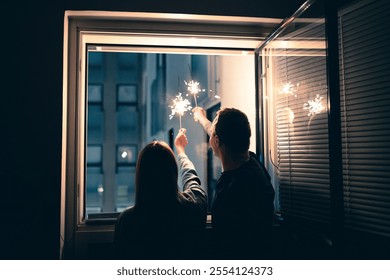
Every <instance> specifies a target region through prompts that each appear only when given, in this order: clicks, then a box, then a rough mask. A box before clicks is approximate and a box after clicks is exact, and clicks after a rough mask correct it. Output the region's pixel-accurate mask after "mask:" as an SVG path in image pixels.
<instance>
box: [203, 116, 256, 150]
mask: <svg viewBox="0 0 390 280" xmlns="http://www.w3.org/2000/svg"><path fill="white" fill-rule="evenodd" d="M250 137H251V128H250V125H249V121H248V117H247V116H246V115H245V114H244V113H243V112H241V111H240V110H237V109H234V108H222V109H220V110H219V111H218V112H217V116H216V117H215V119H214V121H213V126H212V134H211V137H210V145H211V147H212V148H213V151H214V153H215V154H216V155H218V153H217V148H219V147H222V146H224V147H225V149H226V150H227V151H228V152H230V153H232V154H241V153H244V152H247V151H248V149H249V144H250Z"/></svg>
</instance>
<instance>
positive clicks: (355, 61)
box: [339, 1, 390, 236]
mask: <svg viewBox="0 0 390 280" xmlns="http://www.w3.org/2000/svg"><path fill="white" fill-rule="evenodd" d="M389 19H390V3H389V2H388V1H362V2H361V3H360V4H357V5H355V6H352V7H349V8H346V9H344V10H341V11H340V13H339V41H340V86H341V89H340V95H341V115H342V119H341V122H342V123H341V126H342V144H343V181H344V184H343V185H344V207H345V211H344V212H345V226H346V228H348V229H353V230H359V231H364V232H370V233H374V234H380V235H385V236H390V55H389V53H390V48H389V47H390V32H389V30H390V20H389Z"/></svg>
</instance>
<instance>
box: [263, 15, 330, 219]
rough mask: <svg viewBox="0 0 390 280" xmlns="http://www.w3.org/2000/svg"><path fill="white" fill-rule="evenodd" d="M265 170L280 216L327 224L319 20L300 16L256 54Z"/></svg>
mask: <svg viewBox="0 0 390 280" xmlns="http://www.w3.org/2000/svg"><path fill="white" fill-rule="evenodd" d="M261 56H262V60H263V65H262V67H263V68H262V71H263V73H264V75H263V77H264V79H263V97H264V104H265V106H264V110H266V112H267V115H266V116H265V118H266V119H267V123H266V127H267V130H266V139H267V141H266V143H267V145H266V146H267V149H266V150H267V151H268V153H267V155H266V159H267V161H268V167H269V171H270V173H271V175H272V176H273V178H274V186H275V187H276V193H277V194H278V195H277V203H276V206H277V207H276V208H277V210H279V211H280V212H281V213H283V214H284V216H285V217H287V216H288V217H294V218H298V219H305V220H310V221H313V222H316V223H321V224H328V223H329V222H330V193H329V192H330V187H329V185H330V183H329V141H328V104H327V100H328V90H327V73H326V71H327V69H326V44H325V21H324V18H321V17H320V18H305V17H301V18H298V19H296V20H295V21H294V23H293V24H291V25H290V26H288V27H287V28H286V29H284V30H283V31H281V33H280V34H279V35H278V36H276V38H275V39H274V40H272V41H271V42H270V43H269V44H268V45H267V46H266V47H265V48H263V49H262V50H261Z"/></svg>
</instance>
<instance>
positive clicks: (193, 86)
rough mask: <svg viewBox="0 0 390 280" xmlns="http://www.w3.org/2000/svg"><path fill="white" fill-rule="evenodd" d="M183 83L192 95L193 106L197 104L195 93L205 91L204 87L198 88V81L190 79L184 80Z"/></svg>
mask: <svg viewBox="0 0 390 280" xmlns="http://www.w3.org/2000/svg"><path fill="white" fill-rule="evenodd" d="M184 83H185V84H186V86H187V90H188V91H189V93H191V94H192V95H194V99H195V106H198V104H197V101H196V95H197V94H198V93H199V92H202V91H205V89H200V88H199V82H195V81H193V80H191V82H187V81H184Z"/></svg>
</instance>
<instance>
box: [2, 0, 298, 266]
mask: <svg viewBox="0 0 390 280" xmlns="http://www.w3.org/2000/svg"><path fill="white" fill-rule="evenodd" d="M25 2H27V3H25ZM25 2H22V1H13V2H12V3H11V4H10V5H11V6H8V7H7V9H3V14H4V16H2V19H1V20H2V22H3V24H2V37H3V38H4V40H3V39H2V43H1V45H2V46H1V48H2V50H3V51H2V58H3V61H2V62H3V65H2V66H3V67H2V68H3V69H2V70H3V71H2V72H3V75H2V76H3V78H2V80H3V83H2V87H1V88H2V93H1V96H2V99H1V110H0V114H1V115H0V116H1V120H0V121H1V127H2V131H1V141H2V142H1V143H2V149H1V150H2V155H1V159H2V162H3V164H2V165H3V167H2V168H1V171H0V172H1V178H2V183H1V194H0V205H1V211H0V215H1V226H0V228H1V239H0V240H1V244H2V246H1V249H0V258H1V259H57V258H59V238H60V236H59V229H60V191H61V190H60V187H61V141H62V135H61V126H62V64H63V63H62V59H63V58H62V56H63V27H64V26H63V19H64V12H65V11H66V10H110V11H116V10H118V11H143V12H169V13H192V14H209V15H236V16H256V17H275V18H285V17H287V16H289V15H291V14H292V13H293V12H294V11H295V10H296V8H297V7H299V6H300V5H301V4H302V3H303V2H304V1H303V0H294V1H291V0H288V1H287V0H285V1H282V0H278V1H261V0H247V1H245V4H243V2H242V1H230V0H227V1H226V0H208V1H196V2H191V3H193V4H189V3H190V2H188V1H176V0H166V1H161V0H142V1H141V0H139V1H134V0H133V1H131V0H128V1H123V0H121V1H118V0H115V1H106V0H68V1H31V2H30V1H25Z"/></svg>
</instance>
